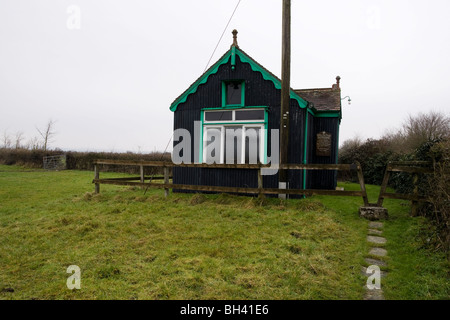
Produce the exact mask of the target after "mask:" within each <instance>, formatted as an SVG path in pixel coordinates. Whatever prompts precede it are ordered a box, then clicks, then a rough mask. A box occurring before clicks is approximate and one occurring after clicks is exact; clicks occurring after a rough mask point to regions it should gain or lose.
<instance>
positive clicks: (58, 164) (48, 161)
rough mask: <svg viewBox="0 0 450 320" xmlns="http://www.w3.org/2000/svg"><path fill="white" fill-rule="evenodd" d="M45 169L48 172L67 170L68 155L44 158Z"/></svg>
mask: <svg viewBox="0 0 450 320" xmlns="http://www.w3.org/2000/svg"><path fill="white" fill-rule="evenodd" d="M43 162H44V169H46V170H64V169H66V155H65V154H61V155H57V156H50V157H44V158H43Z"/></svg>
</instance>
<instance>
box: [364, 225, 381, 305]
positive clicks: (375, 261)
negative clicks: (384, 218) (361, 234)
mask: <svg viewBox="0 0 450 320" xmlns="http://www.w3.org/2000/svg"><path fill="white" fill-rule="evenodd" d="M368 233H369V235H368V236H367V241H368V242H369V243H370V244H372V245H373V247H372V248H371V249H370V251H369V257H367V258H366V259H365V261H366V264H367V267H363V268H362V270H361V272H362V273H363V274H364V275H365V276H367V277H370V276H371V275H372V273H371V272H369V273H368V272H367V268H368V267H369V266H379V267H387V263H386V261H385V260H384V258H385V257H386V256H387V251H386V249H384V248H382V246H383V245H384V244H385V243H386V239H385V238H384V237H382V234H383V223H382V222H369V232H368ZM386 274H387V271H382V270H381V272H380V276H381V279H383V278H384V277H385V276H386ZM381 286H382V285H381ZM365 288H366V294H365V295H364V300H384V295H383V290H382V289H373V290H370V289H369V288H368V287H367V285H365Z"/></svg>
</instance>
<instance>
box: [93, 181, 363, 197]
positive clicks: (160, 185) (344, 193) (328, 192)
mask: <svg viewBox="0 0 450 320" xmlns="http://www.w3.org/2000/svg"><path fill="white" fill-rule="evenodd" d="M93 182H94V183H101V184H112V185H122V186H141V185H143V186H146V187H149V188H158V189H168V188H169V189H178V190H191V191H209V192H227V193H241V194H260V193H263V194H280V193H285V194H297V195H307V196H312V195H333V196H354V197H361V196H362V195H363V192H361V191H339V190H315V189H306V190H303V189H288V190H285V189H278V188H262V189H260V188H241V187H221V186H199V185H184V184H173V183H148V182H146V183H140V182H134V181H117V180H109V179H100V180H94V181H93Z"/></svg>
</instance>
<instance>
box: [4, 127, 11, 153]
mask: <svg viewBox="0 0 450 320" xmlns="http://www.w3.org/2000/svg"><path fill="white" fill-rule="evenodd" d="M2 140H3V141H2V142H3V148H4V149H9V148H11V137H10V136H9V135H8V133H7V132H6V130H5V131H3V137H2Z"/></svg>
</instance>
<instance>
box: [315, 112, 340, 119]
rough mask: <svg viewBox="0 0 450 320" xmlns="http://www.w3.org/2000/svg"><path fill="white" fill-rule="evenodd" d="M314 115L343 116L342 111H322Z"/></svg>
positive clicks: (320, 116) (326, 116)
mask: <svg viewBox="0 0 450 320" xmlns="http://www.w3.org/2000/svg"><path fill="white" fill-rule="evenodd" d="M314 116H315V117H316V118H341V112H339V111H322V112H317V113H316V114H315V115H314Z"/></svg>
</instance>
